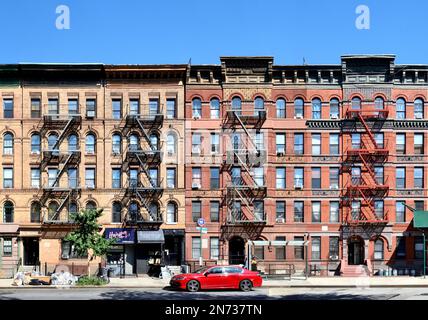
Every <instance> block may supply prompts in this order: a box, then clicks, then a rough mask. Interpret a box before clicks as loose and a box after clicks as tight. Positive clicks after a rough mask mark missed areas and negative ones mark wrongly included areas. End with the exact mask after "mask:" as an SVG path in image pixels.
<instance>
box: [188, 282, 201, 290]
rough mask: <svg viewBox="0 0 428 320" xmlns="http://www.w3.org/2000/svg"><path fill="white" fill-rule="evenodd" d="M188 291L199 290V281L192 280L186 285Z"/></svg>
mask: <svg viewBox="0 0 428 320" xmlns="http://www.w3.org/2000/svg"><path fill="white" fill-rule="evenodd" d="M186 288H187V291H189V292H197V291H199V289H200V285H199V282H198V281H196V280H190V281H189V282H187V285H186Z"/></svg>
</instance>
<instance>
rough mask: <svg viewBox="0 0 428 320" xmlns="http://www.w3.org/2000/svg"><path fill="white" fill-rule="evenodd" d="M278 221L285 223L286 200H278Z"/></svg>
mask: <svg viewBox="0 0 428 320" xmlns="http://www.w3.org/2000/svg"><path fill="white" fill-rule="evenodd" d="M276 222H278V223H285V201H277V202H276Z"/></svg>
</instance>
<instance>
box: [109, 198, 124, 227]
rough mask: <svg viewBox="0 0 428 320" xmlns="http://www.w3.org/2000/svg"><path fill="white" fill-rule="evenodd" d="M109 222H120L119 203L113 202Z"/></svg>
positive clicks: (120, 206) (120, 209) (120, 208)
mask: <svg viewBox="0 0 428 320" xmlns="http://www.w3.org/2000/svg"><path fill="white" fill-rule="evenodd" d="M111 220H112V222H113V223H120V222H122V205H121V204H120V202H113V206H112V215H111Z"/></svg>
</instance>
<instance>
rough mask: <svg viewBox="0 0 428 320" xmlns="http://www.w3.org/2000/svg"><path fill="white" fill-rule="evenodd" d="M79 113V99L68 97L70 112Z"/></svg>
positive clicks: (71, 113)
mask: <svg viewBox="0 0 428 320" xmlns="http://www.w3.org/2000/svg"><path fill="white" fill-rule="evenodd" d="M78 113H79V101H78V100H77V99H68V114H70V115H73V114H78Z"/></svg>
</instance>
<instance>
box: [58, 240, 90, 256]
mask: <svg viewBox="0 0 428 320" xmlns="http://www.w3.org/2000/svg"><path fill="white" fill-rule="evenodd" d="M87 257H88V254H87V253H85V254H83V255H79V254H78V253H77V251H76V248H75V247H74V245H73V244H72V243H71V242H70V241H65V240H62V241H61V259H65V260H66V259H87Z"/></svg>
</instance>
